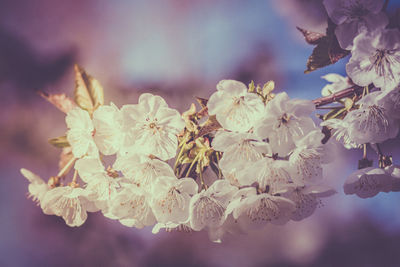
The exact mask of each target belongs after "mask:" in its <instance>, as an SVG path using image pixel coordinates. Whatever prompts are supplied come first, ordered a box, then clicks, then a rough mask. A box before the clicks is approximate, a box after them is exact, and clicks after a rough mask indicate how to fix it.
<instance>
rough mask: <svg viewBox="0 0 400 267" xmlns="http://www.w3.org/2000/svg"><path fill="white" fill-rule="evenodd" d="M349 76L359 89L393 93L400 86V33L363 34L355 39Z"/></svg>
mask: <svg viewBox="0 0 400 267" xmlns="http://www.w3.org/2000/svg"><path fill="white" fill-rule="evenodd" d="M346 71H347V75H348V76H349V77H350V78H351V79H352V81H353V82H354V83H355V84H357V85H359V86H367V85H369V84H371V83H373V84H374V85H375V86H376V87H379V88H381V89H382V90H391V89H393V88H394V87H396V86H398V85H399V83H400V31H399V30H397V29H387V30H382V31H374V32H362V33H361V34H360V35H358V36H357V37H356V38H355V39H354V47H353V50H352V56H351V58H350V60H349V62H348V63H347V65H346Z"/></svg>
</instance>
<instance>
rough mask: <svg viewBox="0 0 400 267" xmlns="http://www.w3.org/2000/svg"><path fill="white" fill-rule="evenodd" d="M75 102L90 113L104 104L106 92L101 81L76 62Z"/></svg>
mask: <svg viewBox="0 0 400 267" xmlns="http://www.w3.org/2000/svg"><path fill="white" fill-rule="evenodd" d="M74 70H75V90H74V97H75V102H76V103H77V104H78V106H80V107H81V108H82V109H85V110H87V111H88V112H89V113H90V114H92V113H93V111H94V110H95V109H96V108H98V107H99V106H101V105H103V104H104V92H103V87H102V86H101V85H100V83H99V82H98V81H97V80H96V79H94V78H93V77H92V76H90V75H89V74H87V73H86V71H85V70H84V69H83V68H81V67H80V66H78V65H77V64H75V66H74Z"/></svg>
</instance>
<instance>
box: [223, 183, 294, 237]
mask: <svg viewBox="0 0 400 267" xmlns="http://www.w3.org/2000/svg"><path fill="white" fill-rule="evenodd" d="M233 199H234V200H233V201H232V202H231V203H230V204H229V205H228V207H227V210H226V216H228V215H229V214H231V213H232V216H233V218H234V219H235V220H237V221H238V223H239V224H240V225H241V226H242V227H243V229H245V230H247V229H253V228H259V227H263V226H265V225H266V224H267V223H272V224H284V223H286V222H288V221H289V220H290V218H291V216H292V213H293V211H294V209H295V204H294V203H293V202H292V201H291V200H289V199H287V198H283V197H276V196H272V195H269V194H266V193H263V194H257V192H256V189H255V188H254V187H249V188H244V189H241V190H239V191H238V192H237V193H236V194H235V195H234V196H233Z"/></svg>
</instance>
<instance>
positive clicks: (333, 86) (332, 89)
mask: <svg viewBox="0 0 400 267" xmlns="http://www.w3.org/2000/svg"><path fill="white" fill-rule="evenodd" d="M321 78H323V79H325V80H326V81H328V82H330V84H327V85H325V86H324V88H322V91H321V94H322V96H329V95H331V94H334V93H337V92H339V91H341V90H344V89H347V88H349V87H351V86H353V83H351V81H350V80H349V78H347V77H343V76H342V75H339V74H336V73H329V74H326V75H324V76H322V77H321Z"/></svg>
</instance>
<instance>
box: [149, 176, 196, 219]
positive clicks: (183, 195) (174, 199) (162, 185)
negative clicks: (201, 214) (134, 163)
mask: <svg viewBox="0 0 400 267" xmlns="http://www.w3.org/2000/svg"><path fill="white" fill-rule="evenodd" d="M197 189H198V186H197V184H196V182H195V181H194V180H193V179H192V178H181V179H177V178H176V177H168V176H161V177H158V179H157V181H156V182H155V183H154V184H153V189H152V201H151V207H152V209H153V212H154V215H155V216H156V219H157V221H158V222H160V223H167V222H171V223H178V224H180V223H185V222H186V221H188V219H189V203H190V198H191V196H192V195H194V194H196V193H197Z"/></svg>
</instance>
